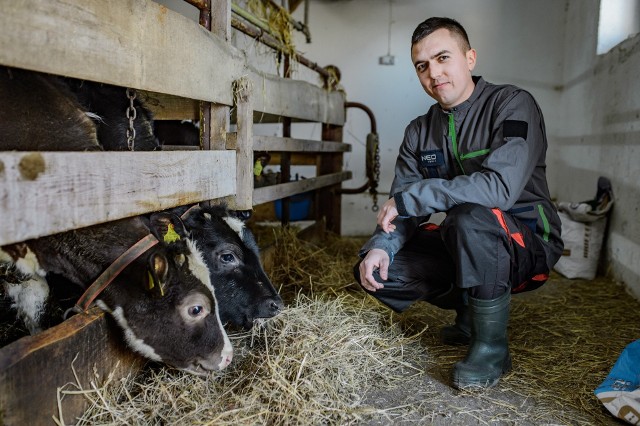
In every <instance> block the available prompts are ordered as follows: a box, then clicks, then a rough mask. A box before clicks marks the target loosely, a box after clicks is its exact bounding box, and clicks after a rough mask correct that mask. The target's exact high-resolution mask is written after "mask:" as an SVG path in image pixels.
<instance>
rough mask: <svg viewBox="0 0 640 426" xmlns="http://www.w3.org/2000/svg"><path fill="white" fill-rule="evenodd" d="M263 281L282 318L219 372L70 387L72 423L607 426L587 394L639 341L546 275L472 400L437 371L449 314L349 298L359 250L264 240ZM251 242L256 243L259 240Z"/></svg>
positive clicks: (521, 307) (615, 307) (519, 302)
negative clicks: (281, 303) (267, 249)
mask: <svg viewBox="0 0 640 426" xmlns="http://www.w3.org/2000/svg"><path fill="white" fill-rule="evenodd" d="M267 234H268V235H266V237H265V236H263V237H262V240H263V241H264V240H265V239H267V238H268V239H271V241H273V243H274V244H275V246H276V248H277V249H276V255H275V259H274V261H273V265H275V266H274V267H273V268H272V270H270V271H269V274H270V276H271V278H272V281H273V282H274V284H275V285H276V286H280V290H281V294H282V295H283V298H284V299H285V303H286V304H287V309H286V310H285V311H284V312H283V313H282V314H281V315H279V316H278V317H276V318H274V319H271V320H269V321H267V322H266V323H265V324H264V325H263V326H256V327H254V329H253V331H252V332H245V333H239V332H236V333H232V334H231V339H232V343H233V344H234V349H235V357H234V361H233V363H232V365H231V366H230V367H229V368H227V369H226V370H224V371H223V372H220V373H212V374H211V375H209V376H208V377H206V378H202V377H194V376H191V375H188V374H185V373H182V372H178V371H174V370H170V369H167V368H165V367H162V366H158V365H149V366H148V367H147V368H145V369H144V370H143V371H142V372H141V373H140V374H139V375H137V376H135V377H133V376H132V377H127V378H124V379H111V380H107V382H106V383H92V384H90V385H85V386H83V387H80V386H79V385H78V384H77V383H76V384H68V385H66V386H65V387H64V388H62V389H61V390H60V394H59V397H60V398H64V397H65V396H66V395H67V394H70V393H73V394H77V393H81V394H83V395H84V397H85V398H87V399H88V400H89V401H90V402H91V407H90V408H89V409H88V410H87V411H86V412H85V413H84V415H83V417H82V418H80V419H64V418H62V417H63V416H62V415H63V413H61V415H60V417H59V418H58V421H59V422H60V423H62V422H65V423H78V424H118V425H121V424H176V425H177V424H216V425H227V424H228V425H231V424H233V425H237V424H250V425H254V424H255V425H258V424H260V425H262V424H287V425H289V424H291V425H306V424H313V425H316V424H340V425H343V424H372V425H375V424H391V423H393V424H437V425H445V424H446V425H451V424H453V425H468V424H492V425H493V424H505V425H509V424H518V425H522V424H531V425H539V424H571V425H574V424H584V425H587V424H617V422H616V421H615V420H613V418H612V417H611V416H609V415H608V414H607V412H606V410H605V409H604V408H603V407H602V405H601V404H600V403H599V401H598V400H597V399H596V398H595V396H594V395H593V389H595V387H596V386H597V385H598V384H599V383H600V382H601V381H602V379H604V377H605V376H606V374H607V373H608V371H609V370H610V368H611V366H612V365H613V363H614V362H615V360H616V359H617V356H618V355H619V353H620V352H621V351H622V349H623V348H624V346H626V345H627V344H628V343H629V342H631V341H633V340H635V339H637V338H640V331H639V330H638V324H640V309H638V307H639V304H638V302H637V301H636V300H635V299H633V298H632V297H630V296H629V295H628V294H626V293H625V290H624V287H623V286H621V285H618V284H616V283H614V282H612V281H610V280H607V279H597V280H595V281H589V282H587V281H579V280H576V281H570V280H566V279H563V278H562V277H559V276H557V275H554V276H553V277H552V280H551V281H550V282H549V283H547V284H546V285H545V286H543V287H542V288H541V289H539V290H536V291H534V292H531V293H528V294H521V295H517V296H515V297H514V298H513V300H512V307H511V321H510V325H509V334H510V347H511V351H512V356H513V359H514V371H513V372H511V373H509V374H508V375H506V377H504V378H503V380H502V381H501V382H500V384H499V385H498V386H497V387H496V388H495V389H491V390H489V391H487V392H484V393H468V392H457V391H454V390H453V389H452V388H451V387H450V386H449V379H448V377H449V376H448V375H449V371H450V369H451V366H452V365H453V363H454V362H456V361H457V360H459V359H460V358H462V357H463V356H464V353H465V348H459V347H446V346H443V345H441V344H440V343H439V342H438V330H439V328H440V327H441V326H442V325H444V324H447V323H449V322H451V321H452V319H453V316H452V313H451V312H447V311H443V310H440V309H438V308H435V307H432V306H430V305H427V304H424V303H420V304H416V305H414V306H413V307H411V308H410V309H409V310H408V311H407V312H405V313H403V314H401V315H396V314H392V313H391V312H390V311H388V310H386V309H384V308H383V307H381V306H380V305H379V304H378V303H377V302H375V301H374V300H373V299H372V298H370V297H368V296H365V294H364V293H363V292H362V291H360V290H359V289H358V286H357V285H356V284H355V283H354V282H353V277H352V275H351V268H352V265H353V264H354V262H355V260H356V258H355V253H357V250H358V248H359V247H360V245H361V244H362V242H363V240H362V239H347V238H342V239H341V238H337V237H334V236H329V237H328V238H327V239H326V240H325V241H324V242H323V243H321V244H312V243H308V242H303V241H300V240H299V239H297V238H295V232H294V230H288V229H277V230H269V231H267ZM259 235H260V234H259Z"/></svg>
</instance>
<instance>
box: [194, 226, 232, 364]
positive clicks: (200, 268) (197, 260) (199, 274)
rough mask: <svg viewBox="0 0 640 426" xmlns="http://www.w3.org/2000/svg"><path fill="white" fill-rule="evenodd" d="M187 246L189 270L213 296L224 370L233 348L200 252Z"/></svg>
mask: <svg viewBox="0 0 640 426" xmlns="http://www.w3.org/2000/svg"><path fill="white" fill-rule="evenodd" d="M238 222H239V221H238ZM243 226H244V225H243ZM187 246H188V247H189V251H190V252H191V253H190V254H189V256H188V258H189V270H190V271H191V273H192V274H193V275H194V276H195V277H196V278H198V279H199V280H200V281H202V283H203V284H204V285H205V286H206V287H207V288H208V289H209V291H210V292H211V295H212V296H213V302H214V304H215V313H216V322H217V323H218V326H219V327H220V330H221V331H222V337H223V339H224V347H223V348H222V353H221V357H222V361H221V362H220V365H219V369H220V370H222V369H223V368H225V367H226V366H228V365H229V364H230V363H231V359H232V358H233V346H232V345H231V341H230V340H229V336H227V332H226V331H225V329H224V327H223V326H222V321H220V310H219V308H218V300H217V299H216V297H215V291H214V289H213V285H212V284H211V278H210V276H209V268H208V267H207V265H206V263H205V262H204V258H203V257H202V252H201V251H200V250H199V249H198V247H197V246H196V244H195V242H193V241H192V240H190V239H189V240H187Z"/></svg>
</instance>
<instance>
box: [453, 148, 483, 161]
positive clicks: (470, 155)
mask: <svg viewBox="0 0 640 426" xmlns="http://www.w3.org/2000/svg"><path fill="white" fill-rule="evenodd" d="M489 152H491V150H490V149H488V148H487V149H481V150H479V151H473V152H470V153H468V154H462V155H461V156H460V159H461V160H468V159H469V158H474V157H479V156H481V155H485V154H488V153H489Z"/></svg>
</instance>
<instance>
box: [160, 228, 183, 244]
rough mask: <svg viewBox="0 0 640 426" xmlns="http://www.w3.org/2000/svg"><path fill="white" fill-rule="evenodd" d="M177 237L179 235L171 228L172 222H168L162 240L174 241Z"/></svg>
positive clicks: (178, 237)
mask: <svg viewBox="0 0 640 426" xmlns="http://www.w3.org/2000/svg"><path fill="white" fill-rule="evenodd" d="M179 239H180V235H178V233H177V232H176V230H175V229H174V228H173V224H171V223H170V224H169V226H168V229H167V233H166V234H164V242H165V243H175V242H176V241H178V240H179Z"/></svg>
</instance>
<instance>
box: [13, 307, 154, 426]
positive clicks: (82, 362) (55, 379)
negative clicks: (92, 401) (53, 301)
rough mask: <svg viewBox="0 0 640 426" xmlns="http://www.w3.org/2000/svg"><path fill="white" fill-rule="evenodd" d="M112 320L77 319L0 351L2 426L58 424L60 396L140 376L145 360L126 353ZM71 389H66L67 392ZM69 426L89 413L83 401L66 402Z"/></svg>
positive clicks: (68, 398)
mask: <svg viewBox="0 0 640 426" xmlns="http://www.w3.org/2000/svg"><path fill="white" fill-rule="evenodd" d="M121 342H122V337H121V336H120V335H119V332H118V331H117V328H116V326H115V324H114V323H112V321H111V320H110V319H107V318H106V317H105V315H104V314H103V313H102V312H101V311H100V310H99V309H98V308H93V309H91V310H90V311H89V312H88V313H86V314H79V315H75V316H73V317H71V318H70V319H69V320H67V321H65V322H63V323H62V324H60V325H58V326H56V327H53V328H50V329H48V330H45V331H43V332H42V333H40V334H37V335H35V336H27V337H23V338H22V339H20V340H17V341H15V342H13V343H10V344H9V345H7V346H5V347H3V348H2V349H0V424H4V425H42V424H54V423H53V421H52V416H53V415H55V416H56V417H58V418H59V412H58V404H57V390H58V388H61V387H63V386H64V387H65V388H66V389H67V390H76V388H74V387H73V386H71V385H68V384H70V383H73V384H76V377H75V376H74V374H73V370H72V367H73V369H74V370H75V371H76V373H77V375H78V379H79V380H80V385H81V386H82V387H83V388H84V389H91V386H90V382H94V383H95V384H96V385H97V386H100V385H102V384H104V382H105V381H106V379H107V377H108V375H109V374H112V373H113V374H114V377H116V379H117V378H118V377H124V376H126V375H127V374H129V373H131V372H134V371H137V370H139V369H140V368H141V367H142V365H143V364H144V362H145V361H144V360H143V359H142V358H141V357H140V356H138V355H136V354H134V353H133V352H131V351H130V350H129V349H127V348H126V347H125V345H124V344H123V343H121ZM65 385H66V386H65ZM61 408H62V410H61V411H62V415H63V419H62V420H64V421H65V422H66V424H71V423H75V421H74V420H75V416H78V415H80V414H82V413H83V412H84V411H85V410H86V409H87V408H88V400H87V399H85V398H84V397H82V396H81V395H65V396H64V399H63V400H62V402H61Z"/></svg>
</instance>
